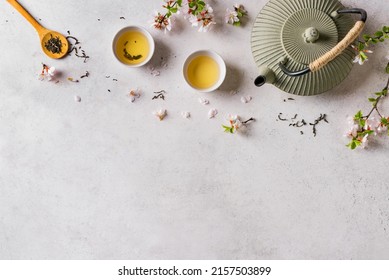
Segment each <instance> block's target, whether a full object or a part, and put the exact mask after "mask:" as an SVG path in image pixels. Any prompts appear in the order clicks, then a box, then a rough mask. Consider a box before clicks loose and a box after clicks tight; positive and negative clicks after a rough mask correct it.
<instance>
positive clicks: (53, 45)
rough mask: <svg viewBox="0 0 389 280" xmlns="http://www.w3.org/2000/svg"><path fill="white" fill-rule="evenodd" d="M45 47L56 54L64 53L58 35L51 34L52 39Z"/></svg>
mask: <svg viewBox="0 0 389 280" xmlns="http://www.w3.org/2000/svg"><path fill="white" fill-rule="evenodd" d="M45 48H46V50H48V51H49V52H51V53H54V54H57V53H62V41H61V39H60V38H59V37H58V36H56V37H53V35H52V34H50V39H49V40H48V41H47V42H45Z"/></svg>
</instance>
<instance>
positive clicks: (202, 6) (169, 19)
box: [152, 0, 216, 33]
mask: <svg viewBox="0 0 389 280" xmlns="http://www.w3.org/2000/svg"><path fill="white" fill-rule="evenodd" d="M164 1H165V4H164V5H163V6H162V7H163V8H164V9H165V10H166V12H165V13H160V12H155V14H154V18H153V21H152V27H154V28H156V29H159V30H162V31H164V32H165V33H166V32H167V31H171V30H172V27H173V24H174V18H173V16H174V15H176V14H180V9H183V10H185V9H186V10H185V12H183V14H184V16H185V18H186V19H187V20H188V21H189V22H190V23H191V24H192V26H194V27H197V28H199V29H198V31H199V32H207V31H208V30H210V29H211V27H212V26H213V25H214V24H216V22H215V19H214V15H213V9H212V7H211V6H210V5H208V4H207V3H205V2H204V1H203V0H186V2H185V7H187V8H184V4H183V2H182V0H176V1H172V0H164Z"/></svg>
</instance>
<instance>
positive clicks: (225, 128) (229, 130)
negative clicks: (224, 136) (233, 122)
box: [223, 125, 234, 134]
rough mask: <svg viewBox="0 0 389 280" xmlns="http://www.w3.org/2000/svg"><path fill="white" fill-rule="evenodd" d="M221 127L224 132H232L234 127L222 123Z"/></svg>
mask: <svg viewBox="0 0 389 280" xmlns="http://www.w3.org/2000/svg"><path fill="white" fill-rule="evenodd" d="M223 128H224V132H226V133H231V134H233V133H234V128H233V127H229V126H225V125H223Z"/></svg>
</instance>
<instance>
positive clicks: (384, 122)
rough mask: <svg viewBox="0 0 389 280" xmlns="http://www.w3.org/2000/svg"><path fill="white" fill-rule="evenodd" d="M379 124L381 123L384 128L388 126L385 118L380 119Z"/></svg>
mask: <svg viewBox="0 0 389 280" xmlns="http://www.w3.org/2000/svg"><path fill="white" fill-rule="evenodd" d="M381 123H382V124H383V125H385V126H388V125H389V121H388V119H385V118H382V119H381Z"/></svg>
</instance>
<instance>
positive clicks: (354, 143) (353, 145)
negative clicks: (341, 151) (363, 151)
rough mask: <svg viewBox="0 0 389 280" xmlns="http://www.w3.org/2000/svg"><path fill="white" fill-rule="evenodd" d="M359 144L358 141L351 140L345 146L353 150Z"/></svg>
mask: <svg viewBox="0 0 389 280" xmlns="http://www.w3.org/2000/svg"><path fill="white" fill-rule="evenodd" d="M358 142H359V144H358ZM360 145H361V143H360V141H358V140H353V141H351V142H350V144H348V145H347V147H349V148H350V149H351V150H355V149H356V148H357V147H358V146H360Z"/></svg>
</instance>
